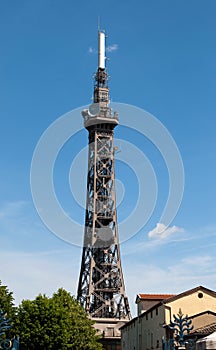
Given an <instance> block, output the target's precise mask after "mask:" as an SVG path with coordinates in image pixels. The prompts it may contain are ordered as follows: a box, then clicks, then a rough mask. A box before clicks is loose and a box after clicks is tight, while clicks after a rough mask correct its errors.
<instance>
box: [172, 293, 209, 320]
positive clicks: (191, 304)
mask: <svg viewBox="0 0 216 350" xmlns="http://www.w3.org/2000/svg"><path fill="white" fill-rule="evenodd" d="M201 294H202V295H203V297H202V298H201V297H199V295H201ZM179 308H181V311H182V313H183V314H184V315H185V316H186V315H188V316H193V315H195V314H198V313H201V312H203V311H207V310H211V311H213V312H216V298H215V297H213V296H211V295H210V294H208V293H206V292H204V291H202V290H198V291H196V292H194V293H192V294H189V295H185V296H182V297H181V298H178V299H177V300H174V301H171V302H169V303H166V311H165V315H166V323H169V322H170V316H171V317H172V318H171V319H172V321H173V314H175V315H177V314H178V312H179Z"/></svg>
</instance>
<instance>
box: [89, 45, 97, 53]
mask: <svg viewBox="0 0 216 350" xmlns="http://www.w3.org/2000/svg"><path fill="white" fill-rule="evenodd" d="M88 53H97V50H96V49H94V48H93V47H92V46H90V47H89V49H88Z"/></svg>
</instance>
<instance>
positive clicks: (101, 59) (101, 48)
mask: <svg viewBox="0 0 216 350" xmlns="http://www.w3.org/2000/svg"><path fill="white" fill-rule="evenodd" d="M98 68H101V69H105V33H104V32H101V31H100V28H99V23H98Z"/></svg>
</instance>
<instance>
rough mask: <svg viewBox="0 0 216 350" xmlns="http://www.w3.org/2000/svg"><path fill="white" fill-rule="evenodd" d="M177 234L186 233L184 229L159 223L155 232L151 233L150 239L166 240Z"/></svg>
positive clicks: (149, 234)
mask: <svg viewBox="0 0 216 350" xmlns="http://www.w3.org/2000/svg"><path fill="white" fill-rule="evenodd" d="M176 232H184V229H183V228H181V227H178V226H172V227H168V226H166V225H164V224H162V223H158V224H157V225H156V227H155V228H154V229H153V230H151V231H149V233H148V237H149V238H162V239H164V238H167V237H169V236H170V235H172V234H173V233H176Z"/></svg>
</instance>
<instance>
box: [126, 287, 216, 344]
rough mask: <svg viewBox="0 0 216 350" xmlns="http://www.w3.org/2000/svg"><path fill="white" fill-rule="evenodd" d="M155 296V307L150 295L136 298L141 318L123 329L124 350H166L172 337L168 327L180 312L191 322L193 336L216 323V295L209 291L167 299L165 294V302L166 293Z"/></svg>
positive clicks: (196, 290) (197, 289)
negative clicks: (165, 347)
mask: <svg viewBox="0 0 216 350" xmlns="http://www.w3.org/2000/svg"><path fill="white" fill-rule="evenodd" d="M152 296H153V305H152V304H151V302H152V301H151V297H150V295H149V294H148V295H146V294H139V295H138V296H137V298H136V302H137V304H138V311H139V312H138V316H137V317H135V318H133V319H132V320H131V321H129V322H128V323H127V324H125V325H124V326H123V327H122V328H121V331H122V350H141V349H142V350H162V349H164V344H165V343H167V342H168V341H169V339H170V338H171V332H170V330H169V327H168V326H169V324H170V321H173V320H174V318H173V315H177V314H178V313H179V309H181V311H182V313H183V314H184V315H188V317H189V319H191V320H192V324H193V326H194V328H193V332H192V335H193V334H195V333H196V331H200V329H203V328H205V327H207V326H209V327H211V326H214V324H215V322H216V292H214V291H212V290H210V289H207V288H205V287H202V286H199V287H196V288H193V289H190V290H188V291H185V292H183V293H180V294H178V295H173V296H170V297H168V298H167V294H165V295H164V296H165V299H163V300H160V298H162V297H163V294H162V295H159V296H158V297H157V296H156V295H152ZM157 298H158V299H157ZM142 303H143V304H142ZM148 303H149V304H148ZM142 305H144V309H143V310H142ZM148 306H149V307H148ZM145 308H146V310H145ZM210 329H211V328H210ZM213 329H214V328H213Z"/></svg>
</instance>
